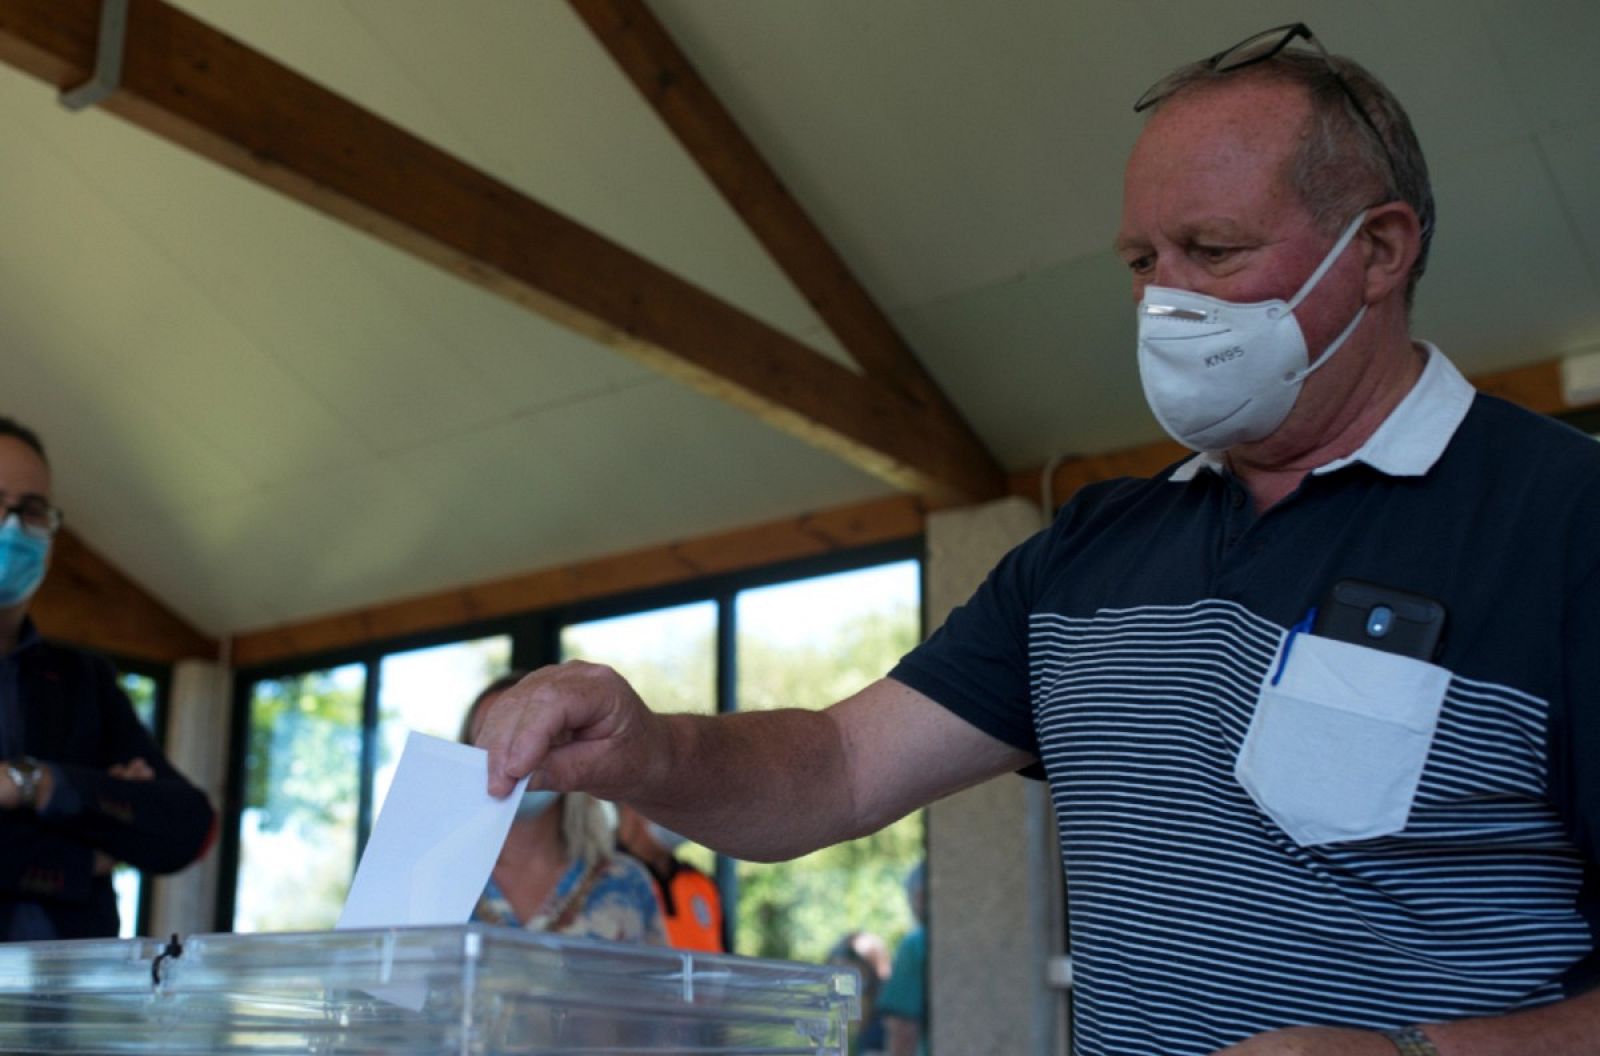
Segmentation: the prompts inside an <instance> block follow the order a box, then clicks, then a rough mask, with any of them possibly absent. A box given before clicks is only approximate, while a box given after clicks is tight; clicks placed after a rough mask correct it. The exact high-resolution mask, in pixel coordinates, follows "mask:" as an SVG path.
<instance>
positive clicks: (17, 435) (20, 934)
mask: <svg viewBox="0 0 1600 1056" xmlns="http://www.w3.org/2000/svg"><path fill="white" fill-rule="evenodd" d="M51 483H52V482H51V473H50V464H49V462H48V461H47V460H46V458H45V453H44V445H43V443H41V442H40V440H39V437H38V436H37V435H36V434H35V433H34V432H33V431H32V430H30V429H28V428H26V427H25V426H22V425H20V424H18V423H17V422H15V421H13V420H12V419H10V418H3V417H0V940H4V941H25V940H41V939H81V938H95V937H109V936H115V935H116V934H117V932H118V927H119V920H118V915H117V898H116V892H115V891H114V890H113V888H112V883H111V871H112V869H113V868H114V867H115V866H116V863H118V862H127V863H128V864H130V865H133V866H135V867H137V868H139V869H143V870H145V871H146V872H151V873H171V872H175V871H177V870H179V869H182V868H183V867H184V866H186V865H188V864H189V863H191V862H193V861H195V860H196V859H198V858H199V857H200V856H201V855H203V854H204V853H205V851H206V849H207V848H208V847H209V846H210V843H211V839H212V837H213V835H214V834H215V831H216V825H215V822H216V816H215V813H214V812H213V811H212V809H211V804H210V802H208V801H207V799H206V797H205V793H203V792H201V791H200V790H199V789H198V788H196V787H195V786H194V785H192V784H190V783H189V782H188V781H187V780H186V779H185V778H184V777H183V775H182V774H180V773H178V771H177V770H175V769H174V768H173V766H172V764H171V763H169V762H168V761H167V759H166V757H165V756H164V755H162V754H161V750H160V749H159V748H157V747H156V745H155V742H154V741H152V740H151V738H150V734H149V732H148V731H146V729H145V728H144V726H143V725H142V724H141V723H140V722H139V719H138V716H136V715H135V714H134V711H133V705H132V704H131V703H130V702H129V701H128V698H127V695H126V694H125V693H123V692H122V689H121V687H120V686H118V685H117V679H116V675H115V673H114V672H113V671H112V668H111V665H110V664H109V663H107V662H106V661H105V660H103V659H101V658H100V657H97V656H94V655H93V654H90V653H87V652H84V651H82V650H80V649H75V648H72V647H71V646H67V645H61V644H58V643H55V642H49V641H46V640H44V639H43V638H41V637H40V636H39V632H38V630H37V628H35V627H34V625H33V621H32V620H31V619H29V618H28V606H29V604H30V602H31V601H32V599H33V595H34V592H35V591H37V590H38V589H39V585H40V584H41V583H42V582H43V581H44V576H45V572H46V570H47V569H48V567H49V564H50V550H51V546H52V544H53V542H54V539H55V534H56V532H57V531H58V530H59V529H60V527H61V511H60V510H59V509H57V508H56V506H55V504H54V503H53V501H52V498H51V496H52V490H51Z"/></svg>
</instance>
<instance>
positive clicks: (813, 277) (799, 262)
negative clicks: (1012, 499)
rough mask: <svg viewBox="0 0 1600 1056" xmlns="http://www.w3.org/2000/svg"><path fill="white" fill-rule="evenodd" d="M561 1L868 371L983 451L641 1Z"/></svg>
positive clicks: (686, 58) (886, 321)
mask: <svg viewBox="0 0 1600 1056" xmlns="http://www.w3.org/2000/svg"><path fill="white" fill-rule="evenodd" d="M568 2H569V3H570V4H571V6H572V8H573V10H574V11H576V12H577V13H578V16H579V17H580V18H581V19H582V20H583V21H584V23H585V24H586V25H588V27H589V29H590V31H592V32H593V33H594V35H595V37H596V39H598V40H599V41H600V43H601V45H602V46H603V47H604V48H605V49H606V51H607V52H608V53H609V54H610V55H611V58H612V59H613V60H615V61H616V63H617V65H618V67H620V68H621V70H622V72H623V73H624V74H626V75H627V77H628V79H629V80H630V81H632V82H633V85H634V87H635V88H637V89H638V90H639V93H640V95H642V96H643V97H644V99H645V101H646V102H648V103H649V104H650V106H651V107H652V108H653V109H654V110H655V112H656V114H657V115H658V116H659V117H660V118H661V120H662V122H663V123H665V124H666V126H667V127H668V128H669V129H670V130H671V131H672V133H673V135H675V136H676V137H677V138H678V142H679V143H681V144H682V145H683V148H684V149H685V150H686V151H688V152H689V156H690V157H692V158H693V159H694V160H695V163H696V164H698V165H699V166H700V169H701V171H702V172H704V173H705V174H706V176H707V178H709V179H710V180H711V182H712V184H713V185H715V186H716V188H717V190H719V191H720V192H721V193H722V196H723V198H724V199H726V201H727V202H728V205H729V206H730V207H731V208H732V209H733V210H734V212H735V213H737V214H738V215H739V217H740V219H741V220H743V221H744V223H745V226H747V227H748V228H749V229H750V231H751V233H752V234H754V235H755V237H756V239H757V241H759V242H760V243H761V244H762V246H764V247H765V248H766V250H767V253H768V255H769V256H771V257H772V259H773V261H774V262H775V263H776V264H777V265H778V267H779V268H781V269H782V270H783V273H784V274H785V275H787V276H788V277H789V281H791V282H793V283H794V285H795V288H796V289H797V290H799V291H800V293H801V294H802V295H803V296H804V297H805V298H806V300H807V301H809V302H810V304H811V306H812V308H814V309H815V310H816V312H817V314H818V315H819V316H820V317H821V318H822V320H823V322H825V323H827V324H828V328H829V329H830V330H831V331H833V334H834V336H835V337H837V338H838V339H839V343H840V344H841V345H843V346H844V349H845V351H846V352H848V353H850V356H851V358H852V359H854V360H855V362H856V364H857V365H858V366H859V367H861V369H862V370H863V371H864V372H865V373H866V374H867V376H868V377H870V378H874V379H876V380H877V381H879V382H881V383H882V384H884V385H886V386H888V387H890V388H891V389H894V390H896V391H898V392H900V393H901V394H903V395H905V396H909V397H910V398H911V399H913V400H915V401H916V402H917V403H918V404H920V405H922V406H923V407H925V408H927V409H928V412H929V413H930V414H931V415H933V416H934V417H935V418H937V419H938V420H939V421H940V423H941V426H942V428H945V429H948V430H949V431H951V432H952V433H956V434H962V433H964V434H965V435H966V436H968V437H969V442H970V443H971V444H972V445H973V446H975V447H977V448H979V449H980V450H981V449H982V446H983V445H982V442H981V441H980V440H979V439H978V437H977V435H976V434H975V433H973V432H972V430H971V427H970V426H969V425H968V424H967V423H966V421H965V420H964V419H963V418H962V416H961V413H960V412H959V411H958V410H956V408H955V405H954V404H952V403H951V402H950V400H949V398H948V397H947V396H946V395H945V394H944V391H943V390H942V389H940V387H939V385H938V383H937V382H936V381H934V379H933V377H932V375H930V374H929V373H928V372H927V370H926V369H924V367H923V366H922V363H921V361H920V360H918V358H917V356H916V354H915V353H914V352H913V351H912V350H911V348H910V346H909V345H907V344H906V342H905V340H904V339H903V338H902V337H901V335H900V333H899V332H898V331H897V330H896V329H895V327H894V324H893V323H891V322H890V321H889V317H888V315H887V314H886V313H885V312H884V311H883V310H882V309H881V308H880V307H879V306H878V304H877V302H876V301H875V300H874V299H873V298H872V295H871V294H869V293H868V292H867V290H866V288H865V287H863V286H862V285H861V282H860V281H859V280H858V279H857V278H856V276H855V275H854V274H853V273H852V272H851V270H850V267H849V265H848V264H846V263H845V261H844V258H843V257H841V256H840V255H839V254H838V252H836V251H835V250H834V248H833V246H832V244H831V243H830V242H829V241H828V239H827V237H826V236H824V235H823V233H822V231H821V230H820V229H819V228H818V227H817V225H816V224H815V223H813V222H812V220H811V218H810V217H809V216H808V215H807V214H806V212H805V210H804V209H802V208H801V207H800V204H799V203H798V202H797V201H795V199H794V196H793V195H792V194H790V193H789V189H788V188H787V187H786V186H784V183H783V180H782V179H780V178H779V176H778V174H777V172H775V171H774V170H773V168H772V166H770V165H768V164H767V162H766V159H765V158H764V157H762V155H761V152H760V151H759V150H757V149H756V146H755V144H754V143H752V142H751V141H750V139H749V137H748V136H746V135H745V134H744V131H743V130H742V129H741V128H740V127H739V125H738V123H737V122H736V121H734V119H733V116H732V115H731V114H729V113H728V111H727V108H725V107H724V106H723V105H722V102H721V101H720V100H719V99H718V98H717V97H716V94H715V93H714V92H712V90H711V88H710V87H709V86H708V85H707V84H706V83H705V81H704V80H703V79H702V78H701V77H700V75H699V73H698V72H697V71H696V70H695V68H694V65H693V64H692V63H691V62H690V61H689V59H688V57H687V56H685V55H684V54H683V52H682V51H681V50H680V49H679V48H678V46H677V44H676V43H675V42H674V41H673V39H672V37H671V35H670V34H668V32H667V30H666V28H665V27H664V26H662V24H661V23H660V21H659V20H657V19H656V17H655V15H654V14H652V13H651V11H650V9H649V8H648V7H646V6H645V4H644V2H643V0H568ZM994 471H995V472H996V473H998V472H1000V469H999V466H998V465H996V466H995V469H994Z"/></svg>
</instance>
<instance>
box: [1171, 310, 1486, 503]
mask: <svg viewBox="0 0 1600 1056" xmlns="http://www.w3.org/2000/svg"><path fill="white" fill-rule="evenodd" d="M1418 343H1419V344H1420V345H1421V346H1422V348H1423V350H1424V351H1425V352H1427V354H1428V362H1427V364H1426V365H1425V366H1423V368H1422V376H1421V377H1419V378H1418V379H1417V383H1416V384H1415V385H1413V386H1412V387H1411V391H1410V392H1408V393H1406V395H1405V398H1404V399H1403V400H1401V401H1400V402H1399V403H1398V404H1396V405H1395V409H1394V410H1392V411H1390V412H1389V417H1387V418H1385V419H1384V420H1383V424H1382V425H1379V426H1378V428H1377V429H1375V430H1373V433H1372V435H1371V436H1369V437H1367V440H1366V443H1364V444H1362V445H1361V446H1360V447H1358V448H1356V449H1355V450H1354V451H1352V452H1351V453H1350V454H1348V455H1346V456H1345V457H1344V458H1337V459H1334V460H1333V461H1332V462H1329V463H1327V464H1325V465H1321V466H1318V467H1317V468H1315V469H1313V470H1312V471H1311V472H1312V473H1313V474H1315V475H1318V476H1320V475H1322V474H1324V473H1332V472H1333V471H1334V470H1336V469H1342V468H1344V467H1345V466H1348V465H1352V464H1354V463H1356V462H1365V463H1366V464H1367V465H1369V466H1371V467H1372V468H1373V469H1376V470H1377V471H1378V472H1380V473H1385V474H1388V475H1389V476H1391V477H1420V476H1422V475H1423V474H1425V473H1427V472H1428V470H1430V469H1432V468H1433V464H1434V463H1435V462H1437V461H1439V456H1440V455H1442V454H1444V449H1445V447H1446V446H1448V445H1449V443H1450V438H1451V437H1452V436H1454V435H1455V432H1456V429H1457V427H1459V426H1460V425H1461V422H1462V420H1463V419H1465V418H1466V416H1467V412H1468V411H1469V410H1471V409H1472V398H1473V395H1474V389H1473V387H1472V383H1471V382H1470V381H1468V380H1467V379H1466V378H1465V377H1463V376H1462V374H1461V371H1459V370H1457V369H1456V366H1455V364H1454V363H1451V362H1450V360H1449V359H1448V358H1447V357H1446V356H1445V354H1444V353H1442V352H1440V351H1439V349H1438V347H1437V346H1436V345H1434V344H1433V343H1432V342H1430V341H1421V342H1418ZM1227 466H1228V462H1227V458H1226V457H1225V455H1224V454H1223V452H1220V451H1205V452H1202V453H1200V454H1198V455H1195V456H1194V457H1193V458H1191V459H1189V460H1188V461H1187V462H1184V463H1183V464H1182V465H1180V466H1179V467H1178V468H1177V469H1174V470H1173V471H1172V473H1171V475H1170V476H1169V477H1168V478H1167V479H1168V480H1171V481H1176V482H1180V483H1181V482H1183V481H1188V480H1193V479H1194V478H1195V476H1196V474H1198V473H1199V472H1200V471H1201V470H1202V469H1209V470H1211V471H1212V472H1213V473H1222V472H1224V471H1225V470H1226V469H1227Z"/></svg>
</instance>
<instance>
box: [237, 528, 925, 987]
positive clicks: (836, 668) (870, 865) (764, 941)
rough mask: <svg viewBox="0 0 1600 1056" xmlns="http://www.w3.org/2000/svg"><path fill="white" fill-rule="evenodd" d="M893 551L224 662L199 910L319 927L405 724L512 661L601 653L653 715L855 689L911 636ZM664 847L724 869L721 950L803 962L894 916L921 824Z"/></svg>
mask: <svg viewBox="0 0 1600 1056" xmlns="http://www.w3.org/2000/svg"><path fill="white" fill-rule="evenodd" d="M912 553H913V547H912V546H911V545H906V544H896V545H893V546H884V547H879V548H874V549H872V550H869V551H859V552H856V553H852V554H847V555H829V556H828V557H826V558H822V559H818V560H810V561H803V562H796V563H794V564H791V565H789V566H785V567H780V568H772V569H766V570H762V571H760V572H755V573H740V574H738V575H735V576H724V577H712V578H709V579H707V580H705V581H702V582H700V583H696V584H692V585H688V586H685V587H683V588H670V589H667V590H661V591H648V592H641V593H640V594H639V595H636V596H633V597H629V598H619V599H609V600H606V601H604V602H595V603H591V604H587V605H584V606H576V607H574V608H572V609H570V610H562V611H559V612H549V613H532V614H529V615H526V616H523V617H519V618H516V619H508V620H502V621H497V622H493V623H485V624H480V625H477V626H476V627H474V628H472V629H470V630H469V629H463V630H462V631H460V632H458V633H459V634H460V635H461V636H462V639H463V640H455V641H449V640H446V641H442V642H441V641H440V640H439V639H438V638H437V637H434V638H433V639H432V640H424V641H418V640H415V639H413V640H410V641H407V642H404V643H389V644H387V645H384V644H373V645H369V646H366V647H363V648H361V649H359V650H350V651H347V652H345V653H342V654H338V655H328V656H324V657H321V658H313V659H311V660H308V661H307V662H306V663H305V664H304V666H303V667H297V668H294V669H289V670H286V669H285V668H284V667H282V666H279V667H276V668H271V669H268V668H262V669H257V670H254V671H241V672H239V674H238V676H237V677H238V685H239V687H240V688H239V694H238V696H237V698H236V702H235V707H236V716H237V719H236V722H235V731H236V733H235V738H236V740H235V745H234V749H233V750H234V753H235V764H234V770H233V778H232V780H233V782H234V786H233V789H232V791H231V793H230V799H231V801H232V802H233V803H236V804H238V807H237V810H238V813H237V815H236V816H235V817H234V818H232V819H231V821H232V824H230V825H228V826H227V827H226V828H225V829H224V833H223V847H222V859H223V884H222V890H223V894H222V897H221V900H220V901H221V904H220V905H219V907H218V920H217V927H218V928H219V929H221V930H228V929H232V930H235V931H285V930H318V929H324V928H329V927H331V926H332V925H333V924H334V923H335V922H336V921H337V919H338V915H339V912H340V910H341V909H342V907H343V905H344V899H345V895H346V893H347V891H348V889H349V885H350V881H351V879H352V877H353V876H354V873H355V865H356V862H357V861H358V859H359V855H360V851H361V848H362V847H363V845H364V843H365V840H366V837H367V834H368V832H369V831H370V829H371V825H372V820H373V818H375V817H376V816H377V814H378V811H379V810H380V809H381V808H382V805H383V801H384V798H385V797H386V795H387V794H388V790H389V784H390V782H391V781H392V779H393V775H394V769H395V767H396V765H397V764H398V761H399V755H400V749H401V747H402V746H403V744H404V742H405V737H406V733H407V731H409V730H417V731H419V732H423V733H429V734H432V735H434V736H438V737H445V738H449V739H452V740H453V739H455V737H456V736H457V735H458V733H459V729H460V723H461V719H462V716H463V715H464V714H465V712H466V709H467V707H468V705H469V704H470V703H471V701H472V699H473V698H474V697H475V696H476V695H477V694H478V692H479V691H480V690H481V689H482V688H483V687H484V686H485V685H486V684H487V683H488V682H490V681H491V680H492V679H493V678H495V677H497V676H498V675H500V674H501V673H503V672H505V671H507V670H509V669H510V668H511V667H513V666H517V667H536V666H538V665H539V664H542V663H551V662H555V661H557V660H559V659H561V658H563V657H566V658H581V659H588V660H595V661H598V662H604V663H609V664H611V665H613V666H615V667H617V668H618V669H619V670H621V671H622V673H623V674H624V675H625V676H626V677H627V678H628V679H629V681H630V682H632V683H633V684H634V686H635V687H636V688H637V689H638V690H639V691H640V695H641V696H643V697H644V699H645V700H647V701H648V702H649V703H650V704H651V706H652V707H654V708H656V709H657V710H661V711H671V712H692V713H700V714H713V713H716V712H718V711H732V710H735V709H736V708H740V707H743V708H765V707H773V706H778V705H780V704H781V705H796V706H801V707H821V706H823V705H825V704H827V703H830V702H832V701H833V700H835V699H837V698H839V697H841V696H845V695H848V694H849V693H851V692H854V691H855V690H856V689H859V688H860V687H861V686H863V685H865V684H866V683H867V682H869V681H871V680H872V679H875V678H877V677H879V676H880V675H882V674H883V673H884V672H885V671H887V670H888V668H889V667H890V666H891V665H892V664H893V662H894V661H895V660H896V659H897V658H898V657H899V655H900V654H901V653H902V652H904V651H905V650H906V649H909V648H910V646H911V645H912V644H913V643H914V642H915V641H916V639H917V637H918V627H919V608H920V583H919V577H920V572H919V565H918V562H917V561H915V560H914V559H909V558H910V556H911V554H912ZM885 562H888V563H887V564H885ZM841 570H842V571H841ZM469 635H470V637H469ZM679 853H681V854H682V855H683V856H684V857H685V858H686V859H687V860H689V861H691V862H693V863H694V864H695V865H697V866H699V867H700V868H702V869H704V870H705V871H706V872H708V873H713V874H714V875H715V876H716V877H717V880H718V882H719V884H721V885H722V886H723V890H724V894H725V906H724V909H725V913H726V915H727V917H728V921H729V925H730V928H731V930H732V932H733V934H732V935H731V936H730V938H731V940H732V943H733V948H734V949H735V950H737V951H738V952H740V953H747V954H758V955H770V956H779V957H793V958H797V959H806V960H813V961H820V960H822V959H823V958H824V957H825V956H826V954H827V952H828V950H829V949H830V948H831V946H832V945H833V943H835V942H836V941H837V940H838V939H839V938H840V937H841V936H842V935H843V934H844V932H845V931H846V930H850V929H858V930H872V931H876V932H878V933H879V934H880V935H882V936H883V937H884V938H885V939H887V940H889V941H893V940H894V939H896V938H898V936H899V934H901V933H902V932H903V931H904V930H906V928H907V926H908V918H907V913H906V908H905V899H904V896H903V894H902V880H903V878H904V875H905V873H906V871H907V870H908V869H909V868H910V867H911V865H912V864H913V863H914V862H915V861H916V860H917V859H919V858H920V857H921V854H922V822H921V819H920V817H914V818H910V819H907V820H905V821H903V822H901V823H900V824H899V825H896V826H894V827H892V828H891V829H889V830H886V831H885V832H884V833H881V834H878V835H876V836H873V837H869V838H868V839H866V840H861V841H856V843H853V844H850V845H847V846H845V847H840V848H830V849H829V850H827V851H822V852H818V854H816V855H813V856H811V857H810V858H808V859H805V860H804V861H801V862H795V863H786V864H784V865H781V866H755V865H749V864H746V863H735V862H732V861H729V860H721V861H719V860H717V858H716V856H715V855H713V854H712V853H711V852H710V851H709V850H707V849H705V848H703V847H695V846H694V845H688V846H686V847H684V848H681V849H680V852H679ZM741 895H742V897H741Z"/></svg>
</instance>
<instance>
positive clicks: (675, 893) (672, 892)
mask: <svg viewBox="0 0 1600 1056" xmlns="http://www.w3.org/2000/svg"><path fill="white" fill-rule="evenodd" d="M652 879H654V880H656V893H657V894H658V895H660V896H661V916H662V919H663V920H664V921H665V922H666V925H667V942H668V943H669V944H671V945H672V946H673V947H674V948H675V949H679V950H703V951H705V952H707V953H722V952H723V949H722V895H721V894H720V893H719V892H718V891H717V885H716V883H715V882H714V881H713V880H712V879H711V878H710V877H709V876H707V875H706V874H705V873H702V872H701V871H700V870H698V869H696V868H694V867H693V866H691V865H685V864H683V863H682V862H679V863H678V868H677V869H675V870H673V873H672V875H671V876H670V877H668V878H667V882H666V886H665V888H663V887H662V886H661V881H660V879H659V878H657V877H654V876H652Z"/></svg>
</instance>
